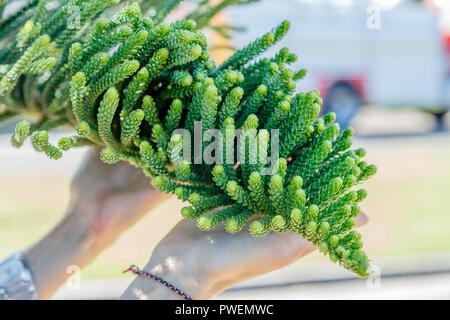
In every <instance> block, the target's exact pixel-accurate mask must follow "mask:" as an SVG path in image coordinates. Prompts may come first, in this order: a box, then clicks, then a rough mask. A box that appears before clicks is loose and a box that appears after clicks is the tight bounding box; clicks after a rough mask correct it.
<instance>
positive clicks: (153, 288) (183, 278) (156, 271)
mask: <svg viewBox="0 0 450 320" xmlns="http://www.w3.org/2000/svg"><path fill="white" fill-rule="evenodd" d="M143 270H144V271H146V272H149V273H150V274H152V275H154V276H156V277H159V278H161V279H162V280H165V281H167V282H168V283H169V284H171V285H172V286H174V287H175V288H177V289H179V290H180V291H182V292H183V293H185V294H186V295H188V296H189V297H191V298H193V299H194V300H206V299H210V298H212V297H213V296H214V295H215V294H217V293H218V292H216V286H215V281H214V280H213V277H212V276H211V272H209V270H208V269H207V268H205V267H201V266H199V265H198V264H196V265H192V264H189V263H187V261H185V260H184V259H177V258H174V257H170V256H169V257H166V258H162V259H161V258H158V257H155V256H152V258H151V259H150V261H149V263H148V264H147V265H146V266H145V268H144V269H143ZM121 298H122V299H139V300H162V299H183V297H181V296H180V295H179V294H178V293H176V292H174V291H172V290H170V289H169V288H167V287H166V286H165V285H164V284H162V283H160V282H159V281H157V280H155V279H151V278H150V277H146V276H144V275H140V276H138V277H137V278H136V279H135V280H134V281H133V282H132V284H131V285H130V286H129V287H128V289H127V290H126V291H125V293H124V294H123V295H122V297H121Z"/></svg>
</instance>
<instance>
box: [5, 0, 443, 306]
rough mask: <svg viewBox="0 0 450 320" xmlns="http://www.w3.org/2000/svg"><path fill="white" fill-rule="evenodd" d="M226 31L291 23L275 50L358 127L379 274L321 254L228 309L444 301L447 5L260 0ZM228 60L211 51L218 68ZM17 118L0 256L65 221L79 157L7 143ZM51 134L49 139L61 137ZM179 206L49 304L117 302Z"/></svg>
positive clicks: (329, 106) (239, 12)
mask: <svg viewBox="0 0 450 320" xmlns="http://www.w3.org/2000/svg"><path fill="white" fill-rule="evenodd" d="M219 19H220V22H221V23H223V24H232V25H238V26H240V27H241V26H242V27H245V28H246V30H245V32H240V33H236V34H234V36H233V40H232V42H231V43H230V42H229V41H228V40H227V39H214V40H215V42H216V46H217V48H220V47H223V45H224V44H227V45H228V44H231V45H232V46H235V47H237V48H240V47H242V46H243V45H244V44H245V43H246V42H248V41H250V40H252V39H254V38H255V37H257V36H260V35H262V34H263V33H265V32H267V31H268V30H270V29H271V28H272V27H274V26H275V25H277V24H278V23H279V22H281V21H282V20H284V19H288V20H290V21H291V24H292V27H291V31H290V32H289V34H288V36H287V38H286V39H284V40H283V41H282V43H281V44H280V45H279V46H278V47H277V48H278V49H280V48H281V47H283V46H286V47H289V48H290V50H291V51H293V52H295V53H297V54H298V55H299V59H298V61H297V62H296V64H295V65H294V69H301V68H306V69H308V75H307V77H306V78H305V79H304V80H301V81H300V82H299V83H298V88H299V90H309V89H312V88H318V89H319V90H320V91H321V94H322V96H323V97H324V100H325V106H324V112H328V111H334V112H336V114H337V117H338V121H339V122H340V123H341V124H342V126H343V127H346V126H352V127H354V128H355V130H356V136H355V145H356V146H364V148H366V149H367V151H368V155H367V161H368V162H370V163H374V164H376V165H377V166H378V169H379V171H378V173H377V175H376V176H375V177H374V178H372V179H371V180H370V181H369V182H367V183H366V184H365V188H366V189H367V190H368V192H369V197H368V198H367V199H366V200H365V202H364V203H363V204H362V206H361V207H362V209H363V211H364V212H366V213H367V214H368V215H369V216H370V217H371V221H370V222H369V224H368V225H367V226H365V227H363V228H362V229H361V230H360V232H361V233H362V235H363V239H364V243H365V249H366V251H367V252H368V254H369V256H370V257H371V258H372V262H373V264H374V266H375V272H374V276H373V277H371V278H370V279H368V280H361V279H357V278H356V277H354V276H353V275H352V274H350V273H349V272H347V271H345V270H343V269H342V268H339V267H338V266H336V265H333V264H331V263H330V262H329V260H328V259H327V258H324V257H323V256H321V255H320V254H319V253H314V254H311V255H310V256H308V257H306V258H305V259H302V260H301V261H299V262H297V263H295V264H294V265H292V266H290V267H288V268H285V269H283V270H280V271H277V272H274V273H272V274H268V275H266V276H264V277H261V278H258V279H254V280H252V281H249V282H247V283H243V284H241V285H239V286H237V287H234V288H231V289H230V290H228V291H226V292H224V293H222V294H221V295H219V296H218V298H223V299H244V298H247V299H258V298H261V299H314V298H321V299H346V298H353V299H361V298H369V299H391V298H400V299H408V298H410V299H417V298H423V299H448V298H450V286H449V285H450V189H449V183H450V133H449V129H450V116H449V113H448V112H447V110H448V109H449V108H450V2H449V1H448V0H429V1H428V0H427V1H412V0H403V1H401V0H379V1H365V0H278V1H273V0H272V1H270V0H262V2H261V3H256V4H252V5H248V6H240V7H238V8H234V9H231V10H229V11H227V12H226V13H225V14H223V15H222V16H221V17H219ZM229 53H230V51H229V50H219V49H217V50H216V51H215V52H214V57H215V58H216V59H217V60H223V59H224V58H225V57H226V56H227V55H229ZM16 122H17V119H15V120H13V121H11V122H9V123H7V124H5V125H3V126H2V127H0V161H1V162H0V163H1V166H0V257H4V256H6V255H7V254H9V253H11V252H12V251H15V250H18V249H24V248H26V247H27V246H28V245H30V244H32V243H33V242H35V241H37V240H38V239H39V238H40V237H42V236H43V235H44V234H45V233H46V232H47V231H48V230H49V229H50V228H51V227H52V226H53V225H54V224H55V223H56V222H57V221H58V220H59V219H60V218H61V217H62V215H63V213H64V210H65V208H66V206H67V203H68V194H69V184H70V179H71V176H72V175H73V173H74V172H75V170H76V168H77V167H78V165H79V164H80V161H81V160H82V158H83V156H84V154H85V152H86V150H85V149H79V150H74V151H71V152H69V153H67V154H65V156H64V157H63V158H62V159H61V160H58V161H52V160H49V159H47V158H46V157H45V156H44V155H42V154H38V153H36V152H35V151H34V150H33V149H32V147H31V146H30V145H29V144H25V145H24V147H22V148H20V149H14V148H13V147H12V146H11V145H10V136H11V133H12V131H13V128H14V125H15V123H16ZM57 139H58V133H55V134H54V135H53V137H51V140H54V141H56V140H57ZM181 207H182V203H180V202H179V201H178V200H176V199H171V200H168V201H166V202H165V203H163V204H161V205H160V206H159V207H157V208H156V209H154V210H153V211H152V212H150V213H149V214H148V216H146V217H145V218H144V219H143V220H142V221H141V222H140V223H139V224H137V225H136V226H134V227H133V228H131V229H130V230H129V231H128V232H126V233H125V234H124V235H123V236H122V237H121V238H120V239H119V240H118V241H117V242H116V243H115V244H114V245H113V246H112V247H111V248H109V249H108V250H107V251H106V252H104V253H103V254H102V255H101V256H100V257H99V258H98V259H97V260H96V261H95V262H94V263H93V264H92V265H90V266H89V267H88V268H86V269H85V270H83V271H82V274H81V279H82V286H81V288H80V289H79V290H69V289H68V288H66V287H65V286H63V287H62V288H61V290H60V291H59V292H58V293H57V295H56V296H55V298H62V299H65V298H76V299H91V298H116V297H118V296H119V295H120V293H121V292H122V291H123V290H124V288H125V287H126V286H127V285H128V284H129V282H130V281H131V280H132V277H131V276H126V275H122V274H121V271H122V270H123V269H124V268H126V267H127V266H128V265H129V264H130V263H135V264H136V265H141V266H143V265H144V263H145V262H146V261H147V260H148V258H149V256H150V255H151V251H152V249H153V248H154V246H155V245H156V243H157V242H158V241H159V240H160V239H161V238H162V237H163V236H164V235H165V234H166V233H167V232H168V230H170V228H171V227H172V226H173V225H174V224H175V223H176V222H177V221H178V220H180V218H181V216H180V214H179V210H180V208H181Z"/></svg>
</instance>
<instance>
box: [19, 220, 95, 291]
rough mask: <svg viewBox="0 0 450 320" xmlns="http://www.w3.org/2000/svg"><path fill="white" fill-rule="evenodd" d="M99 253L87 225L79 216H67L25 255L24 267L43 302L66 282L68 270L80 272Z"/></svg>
mask: <svg viewBox="0 0 450 320" xmlns="http://www.w3.org/2000/svg"><path fill="white" fill-rule="evenodd" d="M97 252H98V249H97V245H96V243H95V241H94V239H93V237H92V236H91V233H90V232H89V229H88V228H87V226H86V224H85V222H84V221H83V220H82V219H81V218H80V217H79V216H77V215H66V216H65V217H64V218H63V219H62V220H61V221H60V222H59V223H58V225H57V226H56V227H55V228H54V229H53V230H52V231H51V232H50V233H48V234H47V235H46V236H45V237H44V238H43V239H41V240H40V241H39V242H38V243H36V244H35V245H33V246H32V247H30V248H29V249H28V250H26V251H25V263H26V265H27V266H28V268H29V269H30V271H31V274H32V275H33V279H34V282H35V284H36V288H37V291H38V293H39V296H40V298H41V299H46V298H49V297H50V296H51V295H52V294H53V293H54V292H55V291H56V290H57V289H58V288H59V287H60V286H61V285H62V284H63V283H64V282H65V281H66V279H67V277H68V276H69V275H70V274H69V273H67V270H68V269H67V268H68V267H69V266H73V265H75V266H77V267H79V268H80V269H81V268H82V267H84V266H85V265H86V264H88V263H89V262H90V261H92V260H93V259H94V258H95V257H96V255H97Z"/></svg>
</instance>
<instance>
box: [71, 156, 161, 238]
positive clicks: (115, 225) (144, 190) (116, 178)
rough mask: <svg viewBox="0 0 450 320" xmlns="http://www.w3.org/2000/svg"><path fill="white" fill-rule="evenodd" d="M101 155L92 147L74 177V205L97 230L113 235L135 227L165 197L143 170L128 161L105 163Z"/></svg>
mask: <svg viewBox="0 0 450 320" xmlns="http://www.w3.org/2000/svg"><path fill="white" fill-rule="evenodd" d="M99 154H100V149H99V148H92V149H91V150H90V151H89V153H88V155H87V156H86V158H85V160H84V162H83V164H82V165H81V167H80V168H79V170H78V172H77V174H76V175H75V177H74V179H73V181H72V204H76V205H77V207H78V209H79V210H78V211H79V213H80V214H82V215H83V216H84V218H85V219H86V220H87V223H88V224H89V225H90V226H92V227H93V228H94V229H95V230H96V231H98V232H101V231H107V232H104V233H108V236H114V235H115V234H114V233H117V232H121V231H122V230H124V229H126V228H128V227H129V226H131V225H133V224H134V223H135V222H136V221H137V220H139V219H140V218H141V217H142V216H143V215H145V214H146V213H147V212H148V211H149V210H150V209H151V207H152V206H154V205H155V204H156V203H157V202H158V201H159V200H160V199H161V198H162V197H164V195H163V194H161V193H160V192H159V191H157V190H156V189H155V188H153V187H152V186H151V185H150V180H149V179H148V177H146V176H145V175H144V174H143V173H142V170H140V169H137V168H134V167H132V166H131V165H129V164H128V163H125V162H119V163H117V164H114V165H108V164H105V163H103V162H102V161H101V160H100V155H99ZM114 231H116V232H114ZM111 233H113V234H111Z"/></svg>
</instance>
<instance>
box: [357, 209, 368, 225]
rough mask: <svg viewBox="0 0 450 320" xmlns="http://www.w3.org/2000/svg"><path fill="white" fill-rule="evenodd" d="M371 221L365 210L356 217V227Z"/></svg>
mask: <svg viewBox="0 0 450 320" xmlns="http://www.w3.org/2000/svg"><path fill="white" fill-rule="evenodd" d="M367 222H369V216H368V215H366V214H365V213H364V212H361V213H360V214H359V215H358V216H357V217H356V218H355V228H360V227H362V226H364V225H366V224H367Z"/></svg>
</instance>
